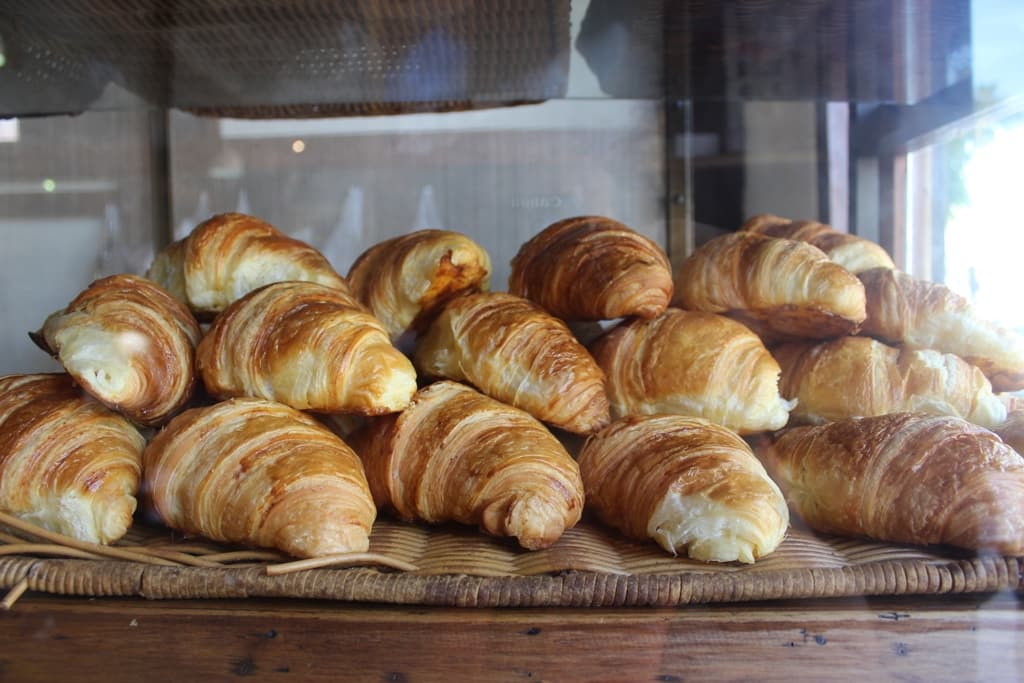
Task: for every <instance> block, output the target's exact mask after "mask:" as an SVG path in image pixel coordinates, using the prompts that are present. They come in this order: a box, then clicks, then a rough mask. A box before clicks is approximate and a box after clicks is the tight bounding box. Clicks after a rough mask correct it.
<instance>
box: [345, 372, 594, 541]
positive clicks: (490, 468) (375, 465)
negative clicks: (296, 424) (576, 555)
mask: <svg viewBox="0 0 1024 683" xmlns="http://www.w3.org/2000/svg"><path fill="white" fill-rule="evenodd" d="M349 440H350V443H351V444H352V446H353V448H354V449H355V450H356V452H357V453H359V456H360V457H361V458H362V459H363V463H364V464H365V466H366V475H367V478H368V479H369V482H370V490H371V491H372V492H373V498H374V500H375V501H376V502H377V504H378V505H379V506H381V507H386V508H388V509H391V510H393V511H394V512H395V513H396V514H397V515H398V516H399V517H401V518H403V519H405V520H409V521H412V520H421V521H425V522H429V523H438V522H446V521H455V522H460V523H462V524H473V525H477V526H479V527H480V529H481V530H483V531H484V532H486V533H488V534H492V535H495V536H510V537H514V538H516V539H518V541H519V544H520V545H521V546H522V547H524V548H527V549H529V550H537V549H539V548H546V547H548V546H550V545H551V544H553V543H554V542H555V541H557V540H558V539H559V538H560V537H561V536H562V533H563V532H564V531H565V530H566V529H568V528H571V527H572V526H574V525H575V524H576V522H577V521H579V519H580V514H581V512H582V510H583V482H582V481H581V480H580V473H579V468H578V466H577V465H576V462H575V461H574V460H573V459H572V457H571V456H570V455H569V454H568V452H566V450H565V448H564V447H563V446H562V445H561V444H560V443H559V441H558V440H557V439H556V438H555V437H554V436H552V434H551V433H550V432H549V431H548V430H547V429H546V428H545V427H544V426H543V425H542V424H540V423H539V422H538V421H537V420H535V419H534V418H533V417H531V416H530V415H529V414H527V413H526V412H524V411H522V410H519V409H517V408H513V407H511V406H508V405H505V404H504V403H501V402H499V401H496V400H494V399H492V398H489V397H487V396H484V395H483V394H481V393H479V392H477V391H476V390H474V389H472V388H470V387H467V386H465V385H462V384H458V383H456V382H444V381H442V382H436V383H434V384H431V385H429V386H427V387H425V388H424V389H421V390H420V391H419V392H418V393H417V394H416V396H415V397H413V400H412V403H411V404H410V405H409V407H408V408H407V409H406V410H405V411H404V412H402V413H400V414H398V415H387V416H384V417H377V418H372V419H371V420H370V421H369V423H368V424H367V425H366V426H364V427H363V428H362V429H361V430H359V431H357V432H356V433H355V434H353V435H352V436H350V437H349Z"/></svg>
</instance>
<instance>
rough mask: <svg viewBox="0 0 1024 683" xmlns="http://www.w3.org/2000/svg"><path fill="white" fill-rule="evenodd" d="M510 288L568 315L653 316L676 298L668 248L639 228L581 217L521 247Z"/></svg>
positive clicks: (570, 317) (589, 317) (549, 229)
mask: <svg viewBox="0 0 1024 683" xmlns="http://www.w3.org/2000/svg"><path fill="white" fill-rule="evenodd" d="M508 289H509V292H511V293H512V294H517V295H519V296H522V297H525V298H527V299H529V300H531V301H533V302H534V303H536V304H538V305H539V306H541V307H542V308H544V309H545V310H546V311H548V312H549V313H551V314H552V315H554V316H557V317H559V318H562V319H564V320H610V319H615V318H622V317H626V316H639V317H641V318H653V317H655V316H657V315H660V314H661V313H662V312H664V310H665V308H666V307H667V306H668V304H669V301H670V300H671V299H672V267H671V266H670V265H669V261H668V257H667V256H665V252H664V250H663V249H662V248H661V247H660V246H659V245H658V244H657V243H656V242H654V241H653V240H651V239H649V238H647V237H645V236H643V235H641V234H640V233H638V232H636V231H635V230H632V229H631V228H629V227H627V226H625V225H623V224H622V223H619V222H618V221H614V220H612V219H610V218H604V217H602V216H578V217H576V218H567V219H565V220H561V221H558V222H557V223H554V224H553V225H550V226H548V227H547V228H545V229H544V230H542V231H541V232H540V233H538V234H537V235H535V236H534V237H533V238H532V239H530V240H529V241H527V242H526V243H525V244H523V245H522V246H521V247H520V249H519V252H518V253H517V254H516V255H515V258H513V259H512V272H511V275H510V276H509V284H508Z"/></svg>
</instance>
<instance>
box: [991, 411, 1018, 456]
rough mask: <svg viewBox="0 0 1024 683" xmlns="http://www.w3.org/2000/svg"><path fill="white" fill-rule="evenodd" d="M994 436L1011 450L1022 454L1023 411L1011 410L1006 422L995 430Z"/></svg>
mask: <svg viewBox="0 0 1024 683" xmlns="http://www.w3.org/2000/svg"><path fill="white" fill-rule="evenodd" d="M996 434H998V435H999V436H1000V438H1002V440H1003V441H1005V442H1006V443H1007V444H1008V445H1009V446H1010V447H1011V448H1013V450H1015V451H1017V452H1018V453H1021V454H1024V409H1021V408H1018V409H1017V410H1011V411H1010V414H1009V415H1007V417H1006V421H1005V422H1003V424H1001V425H999V427H998V428H997V429H996Z"/></svg>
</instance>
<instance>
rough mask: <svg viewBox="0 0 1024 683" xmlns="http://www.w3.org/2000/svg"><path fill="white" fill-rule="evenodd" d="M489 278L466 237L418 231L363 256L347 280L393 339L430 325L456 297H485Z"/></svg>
mask: <svg viewBox="0 0 1024 683" xmlns="http://www.w3.org/2000/svg"><path fill="white" fill-rule="evenodd" d="M490 275H491V259H490V256H488V255H487V252H486V251H484V249H483V247H481V246H480V245H478V244H477V243H476V242H474V241H473V240H471V239H470V238H469V237H466V236H465V235H462V234H460V233H457V232H450V231H446V230H419V231H416V232H412V233H409V234H407V235H402V236H400V237H395V238H393V239H389V240H385V241H383V242H380V243H378V244H376V245H374V246H373V247H371V248H370V249H368V250H366V251H365V252H363V254H362V255H361V256H359V258H357V259H356V261H355V263H353V264H352V268H351V269H349V272H348V276H347V278H346V279H347V281H348V285H349V287H350V288H351V289H352V293H353V294H354V295H355V297H356V298H357V299H359V300H360V301H362V302H363V303H364V304H365V305H366V306H367V307H368V308H369V309H370V311H372V312H373V314H374V315H375V316H376V317H377V318H378V319H379V320H380V321H381V322H382V323H383V324H384V327H386V328H387V330H388V333H389V334H390V335H391V338H392V339H397V338H398V337H399V336H400V335H401V334H402V333H404V332H405V331H407V330H408V329H410V328H412V327H420V326H421V325H422V324H423V323H424V322H429V321H430V319H431V318H432V317H433V316H434V314H435V313H436V312H437V311H438V310H440V309H441V308H442V307H443V306H444V304H445V303H446V302H447V301H449V300H450V299H452V298H454V297H456V296H458V295H459V294H462V293H465V292H477V291H487V289H488V287H489V283H490Z"/></svg>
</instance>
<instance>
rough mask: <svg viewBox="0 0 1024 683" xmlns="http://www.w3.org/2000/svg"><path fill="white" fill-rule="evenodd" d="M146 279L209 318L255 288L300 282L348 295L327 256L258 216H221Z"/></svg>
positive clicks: (175, 248)
mask: <svg viewBox="0 0 1024 683" xmlns="http://www.w3.org/2000/svg"><path fill="white" fill-rule="evenodd" d="M146 276H147V277H149V278H151V279H153V280H155V281H156V282H157V283H159V284H160V285H162V286H164V287H166V288H167V290H168V291H170V292H171V293H172V294H174V295H175V296H177V297H179V299H180V300H181V301H183V302H184V303H185V304H187V305H188V307H189V308H190V309H192V311H193V312H194V313H195V314H196V315H197V316H198V317H199V318H200V319H201V320H209V319H211V318H212V317H213V316H214V315H216V314H217V313H219V312H221V311H223V310H224V309H225V308H227V306H228V304H230V303H231V302H233V301H236V300H238V299H240V298H242V296H244V295H245V294H248V293H249V292H251V291H252V290H254V289H257V288H259V287H262V286H263V285H267V284H270V283H272V282H286V281H289V280H301V281H305V282H316V283H319V284H322V285H327V286H328V287H335V288H338V289H342V290H345V291H346V292H347V291H348V286H347V284H346V283H345V280H344V279H343V278H342V277H341V276H340V275H338V273H336V272H335V270H334V268H333V267H331V264H330V263H329V262H328V261H327V259H326V258H324V256H323V255H322V254H321V253H320V252H318V251H317V250H316V249H314V248H313V247H311V246H309V245H308V244H306V243H305V242H302V241H300V240H297V239H294V238H292V237H289V236H287V235H285V234H284V233H282V232H281V231H279V230H278V229H277V228H275V227H274V226H272V225H270V224H269V223H266V222H264V221H262V220H260V219H259V218H256V217H254V216H247V215H245V214H241V213H223V214H218V215H216V216H213V217H211V218H209V219H207V220H205V221H203V222H202V223H200V224H199V225H197V226H196V227H195V229H194V230H193V231H192V232H191V233H189V234H188V235H187V236H186V237H184V238H183V239H182V240H179V241H177V242H174V243H172V244H171V245H170V246H168V247H167V248H166V249H164V250H163V251H161V252H160V253H159V254H157V256H156V258H155V259H154V260H153V263H152V264H151V265H150V267H149V270H148V271H147V272H146Z"/></svg>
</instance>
